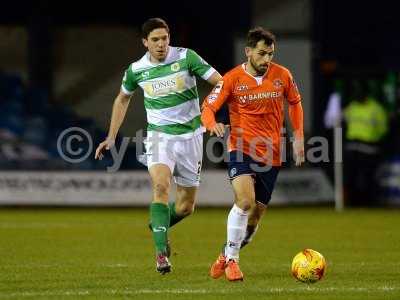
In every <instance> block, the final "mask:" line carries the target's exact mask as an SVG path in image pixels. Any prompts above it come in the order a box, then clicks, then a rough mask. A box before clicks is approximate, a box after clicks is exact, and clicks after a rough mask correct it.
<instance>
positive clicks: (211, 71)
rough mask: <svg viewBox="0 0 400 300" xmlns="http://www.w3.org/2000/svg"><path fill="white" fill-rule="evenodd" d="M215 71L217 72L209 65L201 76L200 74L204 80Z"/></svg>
mask: <svg viewBox="0 0 400 300" xmlns="http://www.w3.org/2000/svg"><path fill="white" fill-rule="evenodd" d="M215 72H217V71H216V70H215V69H214V68H213V67H210V69H208V71H207V72H205V73H204V75H203V76H201V78H203V79H204V80H208V78H210V77H211V75H213V74H214V73H215Z"/></svg>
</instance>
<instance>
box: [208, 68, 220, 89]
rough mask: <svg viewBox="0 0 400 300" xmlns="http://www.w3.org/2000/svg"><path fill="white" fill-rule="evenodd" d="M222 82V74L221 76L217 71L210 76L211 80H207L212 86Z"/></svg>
mask: <svg viewBox="0 0 400 300" xmlns="http://www.w3.org/2000/svg"><path fill="white" fill-rule="evenodd" d="M221 80H222V76H221V74H219V73H218V72H217V71H215V72H214V73H213V74H212V75H211V76H210V78H208V79H207V82H208V83H209V84H211V85H212V86H215V85H217V83H218V82H219V81H221Z"/></svg>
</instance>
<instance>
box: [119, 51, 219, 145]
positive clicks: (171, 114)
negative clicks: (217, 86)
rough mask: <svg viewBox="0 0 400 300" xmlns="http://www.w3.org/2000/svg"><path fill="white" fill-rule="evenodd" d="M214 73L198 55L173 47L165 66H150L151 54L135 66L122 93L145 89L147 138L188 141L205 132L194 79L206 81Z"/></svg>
mask: <svg viewBox="0 0 400 300" xmlns="http://www.w3.org/2000/svg"><path fill="white" fill-rule="evenodd" d="M214 72H215V70H214V68H212V67H211V66H210V65H209V64H208V63H207V62H205V61H204V60H203V59H202V58H201V57H200V56H199V55H198V54H197V53H196V52H195V51H193V50H191V49H187V48H178V47H171V46H170V47H169V50H168V55H167V57H166V59H165V61H164V62H162V63H159V64H153V63H152V62H150V59H149V53H148V52H147V53H146V54H145V55H144V56H143V57H142V58H141V59H140V60H138V61H136V62H134V63H132V64H131V65H130V66H129V68H128V69H127V70H126V71H125V75H124V78H123V80H122V86H121V89H122V91H123V92H124V93H125V94H128V95H129V94H132V93H133V92H134V90H135V89H136V88H137V87H138V86H140V87H141V88H142V89H143V91H144V106H145V108H146V112H147V123H148V126H147V131H148V134H149V133H150V134H151V131H157V132H160V133H162V136H166V137H168V138H178V139H181V138H182V139H187V138H191V137H193V136H194V135H197V134H200V133H203V132H204V127H203V126H202V125H201V122H200V105H199V94H198V92H197V86H196V77H195V76H198V77H201V78H203V79H204V80H207V79H208V78H209V77H210V76H211V75H212V74H213V73H214Z"/></svg>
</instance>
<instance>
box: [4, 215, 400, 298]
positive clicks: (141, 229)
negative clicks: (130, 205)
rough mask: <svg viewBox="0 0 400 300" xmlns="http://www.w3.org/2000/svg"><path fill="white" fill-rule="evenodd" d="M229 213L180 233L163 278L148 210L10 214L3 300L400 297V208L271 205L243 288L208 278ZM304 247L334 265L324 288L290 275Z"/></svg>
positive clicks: (249, 253) (192, 222) (245, 258)
mask: <svg viewBox="0 0 400 300" xmlns="http://www.w3.org/2000/svg"><path fill="white" fill-rule="evenodd" d="M227 214H228V209H204V208H203V209H202V208H199V209H198V210H197V211H196V212H195V214H194V215H193V216H191V217H190V218H188V219H186V220H184V221H183V222H181V223H180V224H178V225H177V226H175V227H173V228H172V229H171V232H170V237H171V239H172V247H173V255H172V257H171V262H172V264H173V272H172V273H170V274H167V275H165V276H162V275H159V274H158V273H156V271H155V260H154V249H153V244H152V240H151V233H150V231H149V230H148V228H147V224H148V211H147V210H146V209H1V210H0V299H164V300H166V299H229V300H233V299H307V300H312V299H400V211H399V210H363V209H360V210H347V211H345V212H344V213H340V214H339V213H335V212H334V211H333V210H332V209H331V208H274V207H272V208H271V209H270V210H269V211H268V212H267V214H266V215H265V217H264V219H263V221H262V224H261V227H260V229H259V231H258V233H257V235H256V237H255V239H254V241H253V242H252V243H251V244H250V245H249V246H247V247H246V248H244V249H243V251H242V253H241V262H240V265H241V268H242V271H243V273H244V274H245V281H244V282H234V283H231V282H228V281H227V280H226V279H223V278H221V279H218V280H213V279H211V278H209V277H208V270H209V266H210V264H211V263H212V262H213V261H214V260H215V259H216V257H217V255H218V251H219V250H220V248H221V244H222V243H223V242H224V239H225V231H226V229H225V228H226V226H225V222H226V216H227ZM303 248H312V249H315V250H317V251H319V252H321V253H322V254H323V255H324V256H325V258H326V260H327V263H328V269H327V273H326V276H325V277H324V279H323V280H322V281H320V282H318V283H316V284H312V285H306V284H303V283H300V282H297V281H295V280H294V279H293V278H292V277H291V275H290V264H291V260H292V258H293V256H294V255H295V254H296V253H297V252H299V251H301V250H302V249H303Z"/></svg>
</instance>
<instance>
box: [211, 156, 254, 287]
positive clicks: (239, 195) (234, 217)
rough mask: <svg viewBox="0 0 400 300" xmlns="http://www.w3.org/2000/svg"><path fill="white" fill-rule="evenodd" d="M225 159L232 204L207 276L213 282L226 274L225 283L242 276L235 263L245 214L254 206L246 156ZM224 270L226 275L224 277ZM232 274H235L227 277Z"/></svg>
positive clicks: (252, 187)
mask: <svg viewBox="0 0 400 300" xmlns="http://www.w3.org/2000/svg"><path fill="white" fill-rule="evenodd" d="M229 156H230V159H229V162H228V174H229V178H230V180H231V183H232V187H233V190H234V194H235V204H234V205H233V207H232V209H231V210H230V212H229V215H228V220H227V242H226V243H225V245H224V246H223V250H222V252H221V254H220V255H219V257H218V258H217V260H216V261H215V262H214V263H213V265H212V266H211V269H210V276H211V277H212V278H214V279H216V278H219V277H221V276H222V275H224V274H226V275H227V278H228V279H229V280H241V279H243V274H241V272H240V269H239V267H238V265H237V261H238V259H239V251H240V245H241V243H242V240H243V238H244V237H245V233H246V228H247V220H248V212H249V210H250V209H251V208H252V207H253V206H254V203H255V191H254V181H253V178H252V175H253V173H254V172H253V171H252V170H251V168H250V162H251V161H252V160H251V159H250V157H249V156H247V155H244V154H243V155H242V154H241V153H240V152H236V151H232V152H230V153H229ZM229 261H231V263H229ZM232 262H233V263H232ZM228 263H229V264H228ZM227 269H228V273H229V274H227ZM230 270H233V272H230ZM232 274H236V275H235V276H231V275H232Z"/></svg>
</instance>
